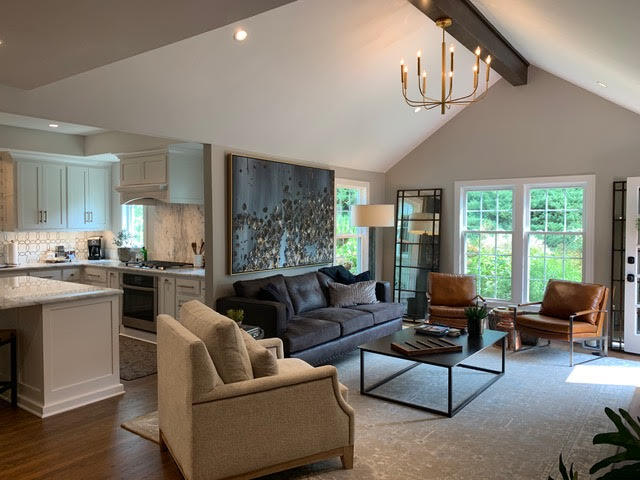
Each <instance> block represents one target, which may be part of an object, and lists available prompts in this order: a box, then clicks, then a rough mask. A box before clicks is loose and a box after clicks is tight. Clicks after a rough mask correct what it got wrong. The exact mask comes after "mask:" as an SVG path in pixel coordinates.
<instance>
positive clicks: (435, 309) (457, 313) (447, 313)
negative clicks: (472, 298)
mask: <svg viewBox="0 0 640 480" xmlns="http://www.w3.org/2000/svg"><path fill="white" fill-rule="evenodd" d="M465 308H467V307H445V306H443V305H429V315H431V316H435V317H446V318H464V319H465V320H466V318H467V317H466V315H465V314H464V309H465Z"/></svg>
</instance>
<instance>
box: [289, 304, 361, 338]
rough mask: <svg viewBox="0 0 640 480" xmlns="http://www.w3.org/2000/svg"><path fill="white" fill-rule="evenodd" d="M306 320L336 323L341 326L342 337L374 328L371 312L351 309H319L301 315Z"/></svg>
mask: <svg viewBox="0 0 640 480" xmlns="http://www.w3.org/2000/svg"><path fill="white" fill-rule="evenodd" d="M301 316H302V317H305V318H317V319H319V320H326V321H329V322H335V323H337V324H338V325H340V335H341V336H345V335H349V334H351V333H354V332H357V331H358V330H362V329H363V328H367V327H371V326H373V315H372V314H371V313H369V312H363V311H360V310H352V309H350V308H335V307H327V308H318V309H316V310H312V311H310V312H305V313H303V314H301Z"/></svg>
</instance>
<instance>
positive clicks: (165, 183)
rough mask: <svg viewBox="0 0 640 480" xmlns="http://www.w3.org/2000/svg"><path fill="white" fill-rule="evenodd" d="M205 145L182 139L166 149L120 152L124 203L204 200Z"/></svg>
mask: <svg viewBox="0 0 640 480" xmlns="http://www.w3.org/2000/svg"><path fill="white" fill-rule="evenodd" d="M202 154H203V147H202V144H199V143H180V144H175V145H170V146H169V147H167V148H166V149H162V150H151V151H145V152H136V153H128V154H121V155H118V158H120V185H119V186H117V187H115V191H117V192H118V193H119V194H120V203H121V204H123V205H158V204H164V203H187V204H203V203H204V183H203V177H204V175H203V157H202Z"/></svg>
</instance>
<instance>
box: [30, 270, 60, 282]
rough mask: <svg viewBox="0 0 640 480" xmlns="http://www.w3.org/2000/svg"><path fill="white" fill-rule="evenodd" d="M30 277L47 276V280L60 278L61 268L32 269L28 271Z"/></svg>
mask: <svg viewBox="0 0 640 480" xmlns="http://www.w3.org/2000/svg"><path fill="white" fill-rule="evenodd" d="M29 275H30V276H32V277H39V278H47V279H49V280H62V270H60V269H57V268H47V269H44V270H32V271H31V272H29Z"/></svg>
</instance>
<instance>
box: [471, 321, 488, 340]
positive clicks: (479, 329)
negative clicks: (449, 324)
mask: <svg viewBox="0 0 640 480" xmlns="http://www.w3.org/2000/svg"><path fill="white" fill-rule="evenodd" d="M484 323H485V319H484V318H481V319H479V318H474V319H469V320H467V329H468V331H469V336H470V337H481V336H482V334H483V333H484Z"/></svg>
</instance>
